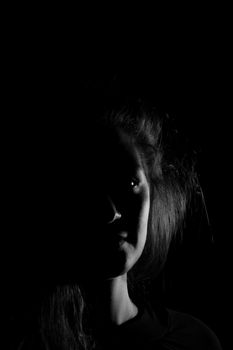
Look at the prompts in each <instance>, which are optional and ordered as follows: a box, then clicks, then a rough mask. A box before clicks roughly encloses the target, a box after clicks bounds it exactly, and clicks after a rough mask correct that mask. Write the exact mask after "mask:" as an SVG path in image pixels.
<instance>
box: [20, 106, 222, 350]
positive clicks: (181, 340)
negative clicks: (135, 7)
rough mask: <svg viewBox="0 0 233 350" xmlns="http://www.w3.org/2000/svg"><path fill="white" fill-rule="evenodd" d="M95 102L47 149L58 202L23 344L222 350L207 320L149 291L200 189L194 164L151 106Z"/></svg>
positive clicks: (33, 346) (45, 239) (53, 193)
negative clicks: (168, 304)
mask: <svg viewBox="0 0 233 350" xmlns="http://www.w3.org/2000/svg"><path fill="white" fill-rule="evenodd" d="M89 103H90V105H87V104H86V105H85V103H84V106H85V108H83V109H82V113H80V119H81V120H79V121H78V125H77V126H76V125H74V124H69V123H67V124H69V125H68V127H67V128H65V126H64V128H63V127H61V128H60V129H59V134H56V133H54V134H56V137H55V138H54V139H56V142H55V141H54V144H53V143H52V144H51V145H50V152H51V154H50V155H49V156H48V155H47V157H48V158H49V160H50V162H48V164H49V166H48V164H47V168H46V171H47V173H48V174H49V172H48V168H49V167H50V170H51V171H52V174H53V175H52V176H51V182H49V185H48V184H47V187H46V191H45V198H44V202H43V203H44V204H43V205H46V202H47V203H48V202H49V200H50V199H51V198H52V201H51V202H49V203H50V204H49V205H48V204H47V206H48V208H49V209H50V213H49V215H48V218H47V220H46V221H45V219H44V223H45V225H43V229H44V232H46V234H44V236H43V237H40V240H41V243H39V244H41V249H40V250H39V252H40V253H39V254H38V256H36V258H35V256H34V257H33V259H34V260H33V261H38V259H39V261H40V263H39V264H37V268H38V270H36V269H35V267H34V272H33V276H35V277H36V278H38V279H39V280H40V282H41V277H38V276H43V278H42V281H43V283H41V284H43V286H44V289H43V292H41V293H40V298H39V299H40V301H39V302H37V304H36V305H37V307H35V309H36V311H35V312H34V315H35V316H34V317H33V318H31V319H33V320H36V321H35V322H34V321H33V322H31V328H30V330H29V328H25V327H24V328H23V329H24V336H23V337H22V339H21V340H20V341H19V344H18V349H21V350H22V349H37V348H39V349H48V350H51V349H67V350H73V349H109V350H110V349H145V350H146V349H177V350H178V349H190V350H191V349H193V350H194V349H195V350H201V349H206V350H207V349H212V350H214V349H216V350H217V349H221V346H220V344H219V341H218V339H217V337H216V336H215V334H214V333H213V332H212V330H210V329H209V328H208V327H207V326H206V325H205V324H204V323H203V322H201V321H199V320H198V319H196V318H194V317H192V316H190V315H188V314H183V313H180V312H176V311H173V310H170V309H167V308H165V307H163V306H161V305H159V303H157V302H156V300H154V299H153V298H152V299H151V300H149V299H148V298H147V294H146V293H145V286H146V281H147V280H148V279H149V278H153V279H155V278H156V276H157V275H158V273H159V271H160V270H161V269H162V268H163V266H164V263H165V261H166V257H167V253H168V249H169V245H170V242H171V240H172V238H173V237H174V235H175V234H177V233H178V232H179V231H180V230H181V229H182V223H183V221H184V219H185V212H186V209H187V206H188V205H189V203H190V198H191V195H192V194H193V193H195V191H196V190H197V187H198V181H197V178H196V175H195V172H194V170H193V167H192V166H188V165H187V164H185V162H184V161H182V160H181V159H179V157H177V156H176V155H175V153H174V149H173V148H171V144H170V143H169V142H170V141H171V139H170V138H169V137H168V135H166V133H165V131H164V129H165V125H164V124H165V123H166V121H163V120H162V119H161V117H159V116H158V115H157V114H156V112H155V111H154V110H147V108H146V107H145V106H143V103H142V102H140V101H138V100H134V101H130V102H129V101H127V103H125V102H124V103H121V102H119V101H117V103H115V102H114V103H108V105H105V106H104V108H99V106H98V104H99V105H101V103H100V102H98V103H96V104H94V103H92V102H91V101H89ZM67 124H66V125H67ZM83 135H85V138H83ZM166 136H167V138H166ZM169 140H170V141H169ZM58 145H60V146H59V147H58ZM46 152H47V151H46ZM54 159H55V160H54ZM51 161H52V162H53V165H52V166H51ZM48 176H49V175H48ZM45 178H46V176H45ZM45 181H46V182H47V180H45ZM42 187H43V186H41V188H42ZM51 187H52V189H51ZM47 190H48V191H47ZM42 197H43V196H42ZM49 209H48V210H49ZM43 210H44V211H43V214H44V213H45V212H46V210H45V209H43ZM43 216H44V215H42V217H43ZM48 223H49V225H48ZM40 232H42V230H41V231H40ZM34 253H35V252H34ZM35 254H36V253H35ZM36 271H37V273H36ZM39 271H40V272H39ZM45 276H47V279H46V278H45ZM41 290H42V289H41ZM31 319H30V320H31ZM25 329H26V331H25Z"/></svg>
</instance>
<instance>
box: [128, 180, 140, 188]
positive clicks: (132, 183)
mask: <svg viewBox="0 0 233 350" xmlns="http://www.w3.org/2000/svg"><path fill="white" fill-rule="evenodd" d="M138 185H139V180H138V179H131V180H130V187H131V188H136V187H138Z"/></svg>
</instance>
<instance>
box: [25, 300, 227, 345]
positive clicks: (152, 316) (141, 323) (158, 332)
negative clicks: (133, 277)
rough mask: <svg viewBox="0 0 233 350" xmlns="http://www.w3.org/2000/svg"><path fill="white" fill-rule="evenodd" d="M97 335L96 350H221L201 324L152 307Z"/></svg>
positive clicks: (213, 337)
mask: <svg viewBox="0 0 233 350" xmlns="http://www.w3.org/2000/svg"><path fill="white" fill-rule="evenodd" d="M98 334H99V336H98V337H97V339H98V341H97V346H96V348H95V350H116V349H117V350H131V349H132V350H139V349H140V350H222V347H221V345H220V343H219V340H218V338H217V337H216V335H215V333H214V332H213V331H212V330H211V329H210V328H209V327H207V326H206V325H205V324H204V323H203V322H202V321H200V320H198V319H196V318H194V317H193V316H190V315H188V314H185V313H181V312H177V311H174V310H170V309H166V308H163V307H161V306H155V305H153V307H152V305H151V304H147V305H146V306H143V307H141V308H140V309H139V313H138V314H137V316H136V317H134V318H133V319H131V320H129V321H127V322H125V323H123V324H122V325H120V326H109V327H108V328H105V329H104V331H102V332H100V333H98ZM100 334H101V335H100ZM35 343H36V341H35V338H34V340H30V341H25V342H24V344H23V345H22V346H21V347H19V349H20V350H21V349H22V350H24V349H37V348H38V349H41V348H40V347H37V346H36V345H35ZM30 344H31V346H30ZM32 344H33V345H32ZM67 350H70V349H67Z"/></svg>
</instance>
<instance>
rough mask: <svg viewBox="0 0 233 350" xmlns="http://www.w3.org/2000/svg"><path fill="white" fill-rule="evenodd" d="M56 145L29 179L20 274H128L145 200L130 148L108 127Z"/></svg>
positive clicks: (139, 243)
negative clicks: (31, 193) (31, 195)
mask: <svg viewBox="0 0 233 350" xmlns="http://www.w3.org/2000/svg"><path fill="white" fill-rule="evenodd" d="M74 146H75V145H74ZM58 150H59V149H58ZM60 151H61V152H58V151H57V152H56V153H55V154H54V153H53V154H52V155H51V157H50V156H49V154H48V153H47V156H46V158H45V159H43V162H42V167H41V168H40V172H39V173H37V177H36V180H37V181H36V183H35V184H33V185H34V186H35V188H36V191H35V198H34V199H33V203H32V205H31V208H30V212H29V214H30V215H28V222H29V226H30V223H31V228H33V230H30V229H29V230H28V231H27V233H26V234H25V235H24V237H22V242H21V245H22V247H23V250H24V262H22V264H23V269H24V271H25V273H26V274H27V273H29V274H31V276H30V277H31V278H32V277H33V278H35V279H42V280H45V281H46V283H47V281H50V282H51V283H53V281H54V283H57V282H59V283H63V282H64V283H66V282H68V281H72V282H75V281H76V280H78V279H79V278H87V277H88V278H98V277H99V278H108V277H115V276H118V275H121V274H124V273H126V272H127V271H128V270H129V269H131V268H132V266H133V265H134V264H135V263H136V262H137V260H138V259H139V257H140V255H141V253H142V251H143V248H144V245H145V240H146V233H147V221H148V215H149V204H150V203H149V185H148V182H147V179H146V176H145V173H144V171H143V168H142V165H141V162H140V157H139V154H138V152H137V149H136V147H135V146H134V144H133V143H132V142H131V140H130V138H129V137H128V136H127V135H125V134H124V133H123V132H122V131H119V130H111V131H110V130H108V132H107V133H103V132H102V134H98V133H97V134H96V135H95V136H94V137H92V138H89V139H88V140H87V142H86V143H84V145H83V147H82V148H81V147H73V148H71V147H70V148H69V149H68V147H67V148H65V149H63V150H60ZM29 228H30V227H29ZM23 241H24V242H25V244H24V243H23ZM26 246H27V248H26ZM29 262H30V264H29ZM29 266H30V267H29ZM29 269H30V272H26V271H28V270H29ZM97 276H98V277H97Z"/></svg>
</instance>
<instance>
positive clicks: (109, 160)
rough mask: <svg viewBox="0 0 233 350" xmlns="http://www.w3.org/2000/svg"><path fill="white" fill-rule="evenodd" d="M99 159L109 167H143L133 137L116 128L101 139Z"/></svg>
mask: <svg viewBox="0 0 233 350" xmlns="http://www.w3.org/2000/svg"><path fill="white" fill-rule="evenodd" d="M99 160H100V161H101V163H102V162H103V164H102V165H105V166H106V167H107V168H108V167H109V168H113V169H114V168H118V167H121V168H122V169H123V170H124V169H125V170H127V169H137V168H139V167H141V161H140V156H139V152H138V150H137V147H136V145H135V143H134V140H133V138H131V137H130V136H129V135H127V134H126V133H124V132H123V131H121V130H120V129H116V130H114V131H112V132H111V133H109V134H108V136H107V137H106V139H105V140H104V139H103V140H101V150H100V152H99Z"/></svg>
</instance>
